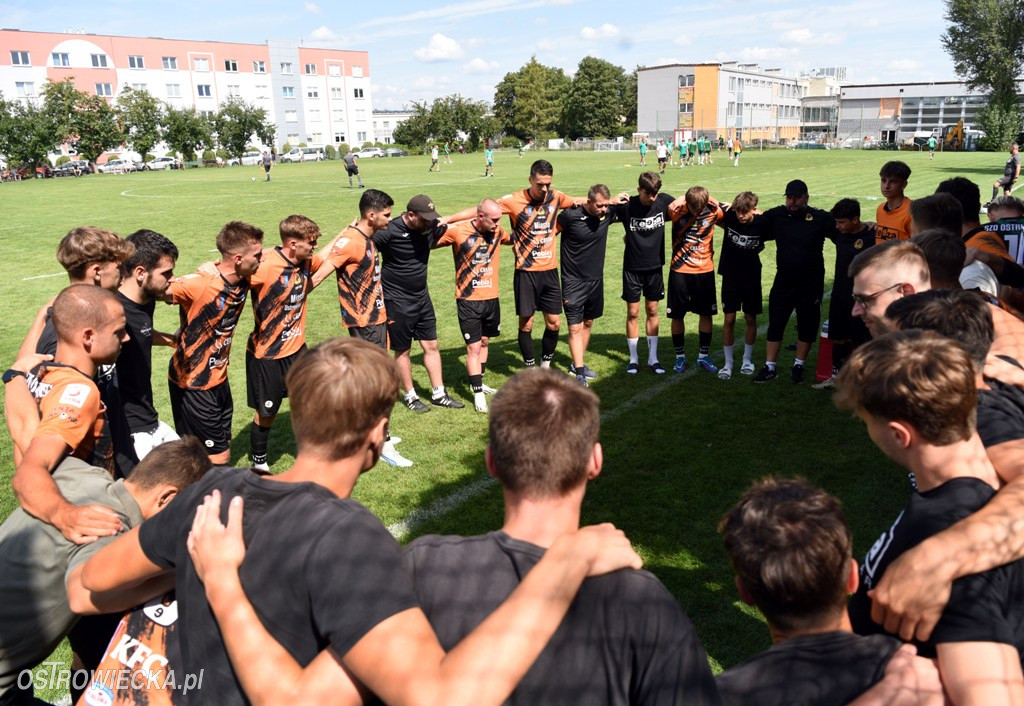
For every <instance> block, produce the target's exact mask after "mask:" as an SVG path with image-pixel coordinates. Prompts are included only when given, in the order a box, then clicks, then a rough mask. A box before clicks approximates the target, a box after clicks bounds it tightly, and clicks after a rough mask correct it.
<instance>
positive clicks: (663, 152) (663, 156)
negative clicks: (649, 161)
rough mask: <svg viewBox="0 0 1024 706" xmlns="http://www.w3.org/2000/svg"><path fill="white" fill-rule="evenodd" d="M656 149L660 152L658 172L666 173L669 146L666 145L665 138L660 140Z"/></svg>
mask: <svg viewBox="0 0 1024 706" xmlns="http://www.w3.org/2000/svg"><path fill="white" fill-rule="evenodd" d="M656 151H657V153H658V174H664V173H665V162H667V161H668V148H667V147H665V141H664V140H658V147H657V150H656Z"/></svg>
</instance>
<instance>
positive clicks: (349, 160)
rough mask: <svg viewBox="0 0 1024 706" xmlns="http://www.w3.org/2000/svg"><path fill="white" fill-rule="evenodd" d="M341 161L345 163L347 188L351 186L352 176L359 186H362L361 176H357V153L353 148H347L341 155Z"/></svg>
mask: <svg viewBox="0 0 1024 706" xmlns="http://www.w3.org/2000/svg"><path fill="white" fill-rule="evenodd" d="M341 161H342V162H344V163H345V172H346V173H347V174H348V188H350V189H351V188H352V177H355V178H356V179H358V180H359V188H360V189H362V188H363V178H362V177H361V176H359V155H357V154H356V153H355V152H354V151H353V150H349V151H348V152H346V153H345V154H343V155H342V156H341Z"/></svg>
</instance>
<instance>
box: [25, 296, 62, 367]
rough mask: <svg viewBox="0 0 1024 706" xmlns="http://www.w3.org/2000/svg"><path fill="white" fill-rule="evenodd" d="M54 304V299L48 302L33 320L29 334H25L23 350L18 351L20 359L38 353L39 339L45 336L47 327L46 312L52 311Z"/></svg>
mask: <svg viewBox="0 0 1024 706" xmlns="http://www.w3.org/2000/svg"><path fill="white" fill-rule="evenodd" d="M54 299H56V297H54ZM52 304H53V299H51V300H50V301H48V302H46V305H45V306H44V307H43V308H42V309H40V310H39V311H38V312H36V318H35V319H33V320H32V326H30V327H29V329H28V333H27V334H25V340H24V341H22V342H21V348H19V349H18V358H24V357H25V356H27V355H31V354H32V353H35V352H36V345H37V344H38V343H39V337H40V336H41V335H42V334H43V329H44V328H45V327H46V312H47V311H49V310H50V306H51V305H52Z"/></svg>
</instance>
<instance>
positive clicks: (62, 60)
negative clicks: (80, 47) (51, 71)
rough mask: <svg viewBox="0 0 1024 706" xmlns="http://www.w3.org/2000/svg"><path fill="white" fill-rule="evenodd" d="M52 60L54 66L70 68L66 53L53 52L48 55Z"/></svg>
mask: <svg viewBox="0 0 1024 706" xmlns="http://www.w3.org/2000/svg"><path fill="white" fill-rule="evenodd" d="M50 57H51V58H52V59H53V65H54V66H71V59H70V57H68V55H67V52H59V51H55V52H53V53H52V54H50Z"/></svg>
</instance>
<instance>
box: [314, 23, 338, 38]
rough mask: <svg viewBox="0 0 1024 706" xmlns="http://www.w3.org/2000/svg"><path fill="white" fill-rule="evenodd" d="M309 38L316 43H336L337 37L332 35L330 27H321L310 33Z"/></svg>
mask: <svg viewBox="0 0 1024 706" xmlns="http://www.w3.org/2000/svg"><path fill="white" fill-rule="evenodd" d="M309 38H310V39H315V40H316V41H318V42H333V41H336V40H337V39H338V38H339V37H338V35H337V34H335V33H334V30H332V29H331V28H330V27H328V26H326V25H321V26H319V27H317V28H316V29H314V30H313V31H312V32H311V33H310V35H309Z"/></svg>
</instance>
